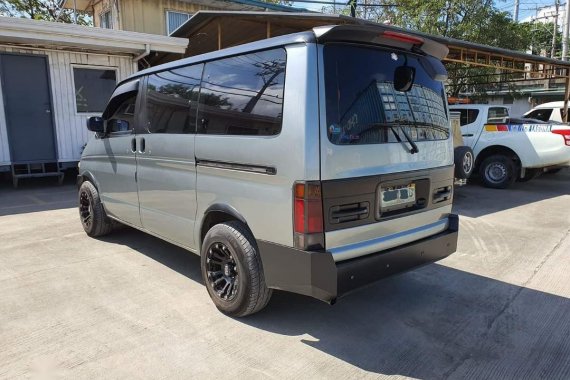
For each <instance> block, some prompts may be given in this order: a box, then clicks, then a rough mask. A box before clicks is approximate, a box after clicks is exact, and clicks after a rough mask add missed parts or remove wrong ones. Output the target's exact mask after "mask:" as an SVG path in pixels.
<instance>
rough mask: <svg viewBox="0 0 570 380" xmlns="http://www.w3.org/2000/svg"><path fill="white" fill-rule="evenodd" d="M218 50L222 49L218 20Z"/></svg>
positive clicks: (220, 29)
mask: <svg viewBox="0 0 570 380" xmlns="http://www.w3.org/2000/svg"><path fill="white" fill-rule="evenodd" d="M218 50H222V24H221V23H220V21H218Z"/></svg>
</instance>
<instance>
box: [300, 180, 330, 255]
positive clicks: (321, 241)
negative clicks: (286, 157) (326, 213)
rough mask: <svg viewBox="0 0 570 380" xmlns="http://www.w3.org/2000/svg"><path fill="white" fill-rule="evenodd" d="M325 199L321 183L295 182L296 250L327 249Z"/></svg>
mask: <svg viewBox="0 0 570 380" xmlns="http://www.w3.org/2000/svg"><path fill="white" fill-rule="evenodd" d="M323 230H324V226H323V199H322V195H321V183H320V182H319V181H311V182H295V185H294V186H293V231H294V243H295V248H299V249H303V250H305V249H311V250H322V249H324V247H325V237H324V233H323Z"/></svg>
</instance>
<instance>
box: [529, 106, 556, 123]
mask: <svg viewBox="0 0 570 380" xmlns="http://www.w3.org/2000/svg"><path fill="white" fill-rule="evenodd" d="M550 115H552V108H545V109H541V110H534V111H532V112H530V113H528V114H526V115H525V118H527V119H537V120H542V121H548V120H550Z"/></svg>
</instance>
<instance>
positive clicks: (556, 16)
mask: <svg viewBox="0 0 570 380" xmlns="http://www.w3.org/2000/svg"><path fill="white" fill-rule="evenodd" d="M554 6H555V7H556V13H555V14H554V29H553V30H552V49H551V50H550V58H555V55H556V34H557V32H558V10H559V9H560V0H556V2H555V3H554Z"/></svg>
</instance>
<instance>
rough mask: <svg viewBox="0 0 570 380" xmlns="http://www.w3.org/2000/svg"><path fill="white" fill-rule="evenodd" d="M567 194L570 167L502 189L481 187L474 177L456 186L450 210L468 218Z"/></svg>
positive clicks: (568, 190)
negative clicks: (460, 185)
mask: <svg viewBox="0 0 570 380" xmlns="http://www.w3.org/2000/svg"><path fill="white" fill-rule="evenodd" d="M568 194H570V169H564V170H562V171H561V172H559V173H557V174H545V175H542V176H540V177H538V178H536V179H534V180H532V181H530V182H516V183H515V184H513V186H512V187H510V188H508V189H505V190H497V189H489V188H486V187H483V186H482V185H481V184H480V182H479V181H478V179H477V178H473V179H470V180H469V184H468V185H467V186H462V187H458V188H456V191H455V197H454V199H453V212H454V213H456V214H459V215H465V216H468V217H471V218H477V217H480V216H483V215H488V214H493V213H495V212H499V211H504V210H508V209H511V208H515V207H519V206H522V205H525V204H529V203H534V202H539V201H543V200H546V199H551V198H556V197H560V196H563V195H568Z"/></svg>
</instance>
